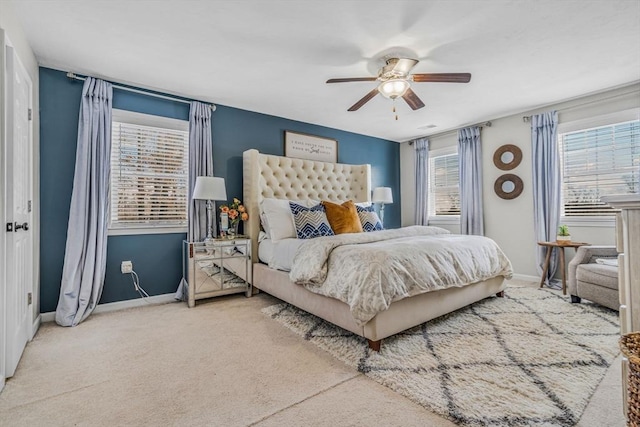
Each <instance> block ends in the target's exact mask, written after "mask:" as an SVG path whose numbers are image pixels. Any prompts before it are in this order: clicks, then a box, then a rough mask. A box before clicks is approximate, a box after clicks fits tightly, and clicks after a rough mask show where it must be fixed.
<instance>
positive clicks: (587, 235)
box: [400, 84, 640, 276]
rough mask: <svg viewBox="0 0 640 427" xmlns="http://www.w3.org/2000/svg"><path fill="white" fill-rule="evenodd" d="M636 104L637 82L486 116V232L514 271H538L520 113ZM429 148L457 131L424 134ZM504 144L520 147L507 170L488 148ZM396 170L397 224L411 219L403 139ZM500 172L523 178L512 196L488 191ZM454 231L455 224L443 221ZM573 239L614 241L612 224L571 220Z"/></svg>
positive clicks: (452, 139) (591, 111) (577, 112)
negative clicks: (517, 160) (399, 214)
mask: <svg viewBox="0 0 640 427" xmlns="http://www.w3.org/2000/svg"><path fill="white" fill-rule="evenodd" d="M638 107H640V84H635V85H632V86H627V87H624V88H618V89H615V90H611V91H607V92H603V93H600V94H596V95H591V96H587V97H584V98H580V99H574V100H571V101H567V102H564V103H559V104H555V105H550V106H546V107H544V108H539V109H535V110H530V111H526V112H523V113H520V114H516V115H512V116H508V117H503V118H498V119H490V120H491V123H492V126H491V127H485V128H483V130H482V157H483V161H482V168H483V200H484V215H485V216H484V224H485V235H486V236H487V237H490V238H492V239H493V240H495V241H496V242H497V243H498V245H500V247H501V248H502V249H503V250H504V252H505V253H506V254H507V256H508V257H509V259H510V260H511V263H512V264H513V268H514V271H515V273H516V274H522V275H529V276H538V272H537V270H536V262H535V248H536V246H537V244H536V239H535V236H534V231H533V195H532V188H531V185H532V176H531V133H530V132H531V129H530V125H529V123H525V122H523V120H522V117H523V116H530V115H531V114H538V113H541V112H544V111H550V110H557V111H558V113H559V115H558V120H559V122H560V123H567V122H572V121H576V120H581V119H585V118H589V117H595V116H599V115H604V114H609V113H613V112H617V111H623V110H627V109H631V108H638ZM429 141H430V147H429V148H430V149H432V150H433V149H438V148H444V147H450V146H455V145H456V144H457V132H448V133H444V134H441V135H434V136H431V137H429ZM504 144H514V145H517V146H518V147H520V149H521V150H522V162H521V163H520V165H518V167H516V168H515V169H513V170H511V171H501V170H499V169H498V168H497V167H495V165H494V164H493V153H494V152H495V151H496V149H498V148H499V147H500V146H502V145H504ZM400 170H401V192H402V225H410V224H413V223H414V206H415V193H414V192H415V184H414V179H415V167H414V164H413V146H410V145H409V144H408V143H404V144H402V146H401V147H400ZM503 173H514V174H516V175H518V176H519V177H520V178H521V179H522V181H523V183H524V189H523V191H522V194H521V195H520V196H519V197H517V198H516V199H513V200H503V199H501V198H499V197H498V196H497V195H496V194H495V192H494V191H493V185H494V182H495V180H496V179H497V178H498V177H499V176H500V175H502V174H503ZM444 228H448V229H450V230H451V231H452V232H454V233H457V232H459V227H458V226H453V227H451V226H444ZM570 230H571V238H572V240H574V241H582V242H589V243H591V244H594V245H613V244H614V243H615V227H614V224H613V222H612V223H611V225H607V226H599V227H579V226H574V225H572V226H570ZM565 253H566V255H567V262H569V260H570V259H571V258H572V257H573V250H572V249H565Z"/></svg>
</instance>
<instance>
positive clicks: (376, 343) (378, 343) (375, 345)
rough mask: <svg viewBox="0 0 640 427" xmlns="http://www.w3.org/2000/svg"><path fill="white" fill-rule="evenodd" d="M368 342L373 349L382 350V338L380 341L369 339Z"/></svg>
mask: <svg viewBox="0 0 640 427" xmlns="http://www.w3.org/2000/svg"><path fill="white" fill-rule="evenodd" d="M367 342H368V343H369V348H370V349H371V350H373V351H377V352H380V346H381V345H382V340H378V341H371V340H367Z"/></svg>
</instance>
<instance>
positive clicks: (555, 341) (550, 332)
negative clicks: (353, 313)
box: [262, 287, 620, 427]
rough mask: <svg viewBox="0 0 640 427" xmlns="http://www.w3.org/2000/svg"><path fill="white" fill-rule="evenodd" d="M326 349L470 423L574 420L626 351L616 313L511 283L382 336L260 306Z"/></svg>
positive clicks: (565, 423)
mask: <svg viewBox="0 0 640 427" xmlns="http://www.w3.org/2000/svg"><path fill="white" fill-rule="evenodd" d="M262 311H263V313H265V314H266V315H268V316H270V317H271V318H273V319H275V320H277V321H278V322H280V323H282V324H283V325H285V326H286V327H288V328H289V329H291V330H293V331H294V332H296V333H298V334H299V335H301V336H303V337H304V339H306V340H308V341H311V342H312V343H314V344H316V345H317V346H318V347H320V348H322V349H323V350H325V351H328V352H329V353H330V354H332V355H333V356H335V357H336V358H338V359H340V360H342V361H343V362H344V363H346V364H347V365H349V366H352V367H354V368H357V369H358V371H360V372H362V373H364V374H365V375H367V376H368V377H370V378H372V379H373V380H375V381H377V382H379V383H380V384H382V385H385V386H387V387H389V388H390V389H392V390H394V391H396V392H398V393H400V394H402V395H404V396H405V397H407V398H409V399H411V400H413V401H414V402H416V403H418V404H420V405H422V406H423V407H425V408H427V409H428V410H430V411H432V412H435V413H437V414H440V415H442V416H443V417H445V418H448V419H450V420H451V421H453V422H454V423H456V424H459V425H463V426H509V427H511V426H573V425H575V424H576V423H577V422H578V420H579V419H580V416H581V415H582V412H583V411H584V409H585V407H586V405H587V403H588V401H589V399H590V398H591V395H592V394H593V392H594V391H595V389H596V387H597V385H598V384H599V383H600V381H601V380H602V378H603V377H604V375H605V373H606V371H607V368H608V367H609V366H610V364H611V362H612V361H613V359H614V358H615V357H616V356H617V355H618V352H619V351H618V344H617V341H618V338H619V333H620V330H619V326H618V314H617V313H616V312H614V311H612V310H609V309H607V308H603V307H600V306H598V305H595V304H589V303H584V302H583V303H582V304H571V303H569V302H568V300H567V299H566V298H563V297H562V296H561V295H559V294H558V293H557V292H553V291H549V290H545V289H534V288H528V287H509V288H507V289H506V292H505V298H496V297H494V298H488V299H485V300H483V301H480V302H478V303H475V304H473V305H471V306H469V307H466V308H463V309H460V310H458V311H456V312H454V313H451V314H449V315H446V316H443V317H440V318H438V319H434V320H432V321H430V322H427V323H424V324H422V325H420V326H417V327H415V328H412V329H410V330H408V331H405V332H404V333H400V334H397V335H395V336H392V337H389V338H387V339H384V340H383V341H382V351H381V352H380V353H376V352H373V351H371V350H369V348H368V346H367V342H366V340H365V339H364V338H361V337H358V336H356V335H354V334H352V333H351V332H348V331H346V330H344V329H342V328H339V327H337V326H334V325H332V324H330V323H328V322H325V321H323V320H322V319H320V318H318V317H316V316H313V315H311V314H308V313H306V312H304V311H302V310H299V309H297V308H295V307H293V306H291V305H289V304H284V303H283V304H277V305H274V306H271V307H267V308H265V309H263V310H262Z"/></svg>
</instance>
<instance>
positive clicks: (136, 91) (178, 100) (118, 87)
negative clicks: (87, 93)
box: [67, 71, 216, 111]
mask: <svg viewBox="0 0 640 427" xmlns="http://www.w3.org/2000/svg"><path fill="white" fill-rule="evenodd" d="M67 77H68V78H70V79H74V80H80V81H85V80H87V78H86V77H80V76H78V75H76V74H74V73H72V72H71V71H69V72H68V73H67ZM112 86H113V88H114V89H120V90H126V91H128V92H133V93H139V94H141V95H147V96H153V97H155V98H160V99H166V100H168V101H176V102H182V103H183V104H191V101H187V100H186V99H180V98H176V97H173V96H167V95H160V94H159V93H153V92H147V91H144V90H139V89H134V88H131V87H126V86H120V85H116V84H112ZM205 104H209V108H211V111H216V106H215V105H214V104H211V103H208V102H205Z"/></svg>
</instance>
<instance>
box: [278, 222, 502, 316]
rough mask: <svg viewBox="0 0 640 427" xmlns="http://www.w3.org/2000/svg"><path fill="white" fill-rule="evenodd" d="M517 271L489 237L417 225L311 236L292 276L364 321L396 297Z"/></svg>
mask: <svg viewBox="0 0 640 427" xmlns="http://www.w3.org/2000/svg"><path fill="white" fill-rule="evenodd" d="M512 274H513V270H512V268H511V263H510V262H509V260H508V259H507V257H506V256H505V255H504V253H503V252H502V250H501V249H500V248H499V247H498V245H497V244H496V243H495V242H494V241H493V240H491V239H489V238H487V237H482V236H462V235H457V234H449V232H448V231H447V230H445V229H442V228H439V227H425V226H412V227H405V228H401V229H396V230H384V231H377V232H372V233H354V234H340V235H337V236H330V237H319V238H315V239H310V240H309V241H307V242H305V244H303V245H301V246H300V250H299V252H298V253H297V254H296V256H295V258H294V262H293V266H292V268H291V272H290V273H289V278H290V279H291V280H292V281H293V282H295V283H297V284H301V285H304V286H305V287H306V288H307V289H308V290H310V291H311V292H315V293H318V294H321V295H325V296H329V297H332V298H336V299H339V300H340V301H343V302H345V303H347V304H348V305H349V307H350V308H351V313H352V315H353V317H354V319H355V320H356V323H358V324H359V325H364V324H365V323H367V322H368V321H369V320H371V319H372V318H373V317H374V316H375V315H376V314H377V313H379V312H381V311H384V310H386V309H387V308H389V305H390V304H391V303H392V302H393V301H397V300H400V299H402V298H406V297H409V296H413V295H416V294H421V293H424V292H429V291H433V290H438V289H444V288H449V287H454V286H458V287H460V286H465V285H468V284H471V283H475V282H478V281H481V280H486V279H489V278H492V277H495V276H504V277H506V278H511V276H512Z"/></svg>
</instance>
